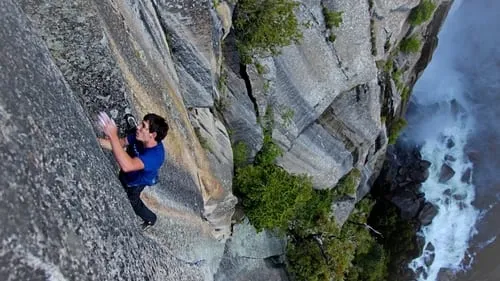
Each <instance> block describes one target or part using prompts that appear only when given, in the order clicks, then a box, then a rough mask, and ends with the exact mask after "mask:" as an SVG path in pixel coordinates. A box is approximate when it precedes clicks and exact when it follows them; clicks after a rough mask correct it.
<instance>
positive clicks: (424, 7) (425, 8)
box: [409, 0, 436, 26]
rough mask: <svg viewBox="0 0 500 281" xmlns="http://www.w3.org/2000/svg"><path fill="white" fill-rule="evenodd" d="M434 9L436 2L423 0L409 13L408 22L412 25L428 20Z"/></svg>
mask: <svg viewBox="0 0 500 281" xmlns="http://www.w3.org/2000/svg"><path fill="white" fill-rule="evenodd" d="M435 9H436V4H434V3H433V2H432V1H431V0H423V1H422V2H421V3H420V4H419V5H418V6H417V7H415V8H414V9H413V10H412V11H411V13H410V18H409V22H410V24H411V25H413V26H417V25H420V24H422V23H424V22H426V21H428V20H429V19H430V18H431V17H432V13H434V10H435Z"/></svg>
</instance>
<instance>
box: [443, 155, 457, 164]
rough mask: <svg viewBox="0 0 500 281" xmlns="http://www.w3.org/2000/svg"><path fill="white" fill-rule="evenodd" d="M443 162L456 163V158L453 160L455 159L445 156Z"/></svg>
mask: <svg viewBox="0 0 500 281" xmlns="http://www.w3.org/2000/svg"><path fill="white" fill-rule="evenodd" d="M444 160H445V161H450V162H455V161H457V158H455V157H453V156H451V155H449V154H446V155H445V156H444Z"/></svg>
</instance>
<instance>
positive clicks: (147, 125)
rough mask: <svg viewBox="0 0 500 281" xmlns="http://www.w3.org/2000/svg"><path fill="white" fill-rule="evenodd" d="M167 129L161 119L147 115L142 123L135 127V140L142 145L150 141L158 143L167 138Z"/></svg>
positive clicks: (166, 125)
mask: <svg viewBox="0 0 500 281" xmlns="http://www.w3.org/2000/svg"><path fill="white" fill-rule="evenodd" d="M168 129H169V127H168V124H167V122H166V121H165V119H164V118H163V117H161V116H158V115H156V114H154V113H149V114H146V115H145V116H144V118H143V120H142V122H141V123H140V124H139V126H137V133H136V138H137V140H139V141H141V142H144V143H150V142H152V141H154V142H157V143H158V142H160V141H162V140H163V139H164V138H165V137H166V136H167V132H168Z"/></svg>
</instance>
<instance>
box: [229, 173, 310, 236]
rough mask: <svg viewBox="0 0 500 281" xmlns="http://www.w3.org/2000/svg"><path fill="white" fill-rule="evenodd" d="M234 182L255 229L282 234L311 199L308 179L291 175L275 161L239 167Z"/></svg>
mask: <svg viewBox="0 0 500 281" xmlns="http://www.w3.org/2000/svg"><path fill="white" fill-rule="evenodd" d="M234 182H235V184H236V186H237V191H238V192H239V193H241V195H242V199H243V206H244V207H245V210H246V214H247V216H248V218H249V219H250V222H251V223H252V225H253V226H255V228H256V229H257V231H261V230H262V229H264V228H267V229H272V230H274V229H277V230H278V231H280V232H282V233H283V232H284V231H286V230H287V229H288V225H289V223H290V221H291V220H292V219H293V217H294V216H295V214H296V213H297V210H298V209H300V208H301V207H302V206H304V205H305V204H306V203H307V201H309V199H311V193H312V183H311V181H310V179H309V178H307V177H306V176H297V175H290V174H288V173H287V172H286V171H285V170H283V169H282V168H281V167H278V166H277V165H274V164H273V165H249V166H247V167H245V168H241V169H238V170H237V172H236V177H235V181H234Z"/></svg>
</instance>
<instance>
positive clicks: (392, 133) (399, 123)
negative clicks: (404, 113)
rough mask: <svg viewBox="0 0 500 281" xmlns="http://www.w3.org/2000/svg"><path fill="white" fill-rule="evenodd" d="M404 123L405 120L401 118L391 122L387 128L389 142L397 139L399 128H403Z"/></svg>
mask: <svg viewBox="0 0 500 281" xmlns="http://www.w3.org/2000/svg"><path fill="white" fill-rule="evenodd" d="M406 125H407V123H406V120H405V119H403V118H398V119H396V120H394V121H393V122H392V124H391V128H390V130H389V144H395V143H396V140H397V139H398V137H399V134H400V133H401V130H403V129H404V127H406Z"/></svg>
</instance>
